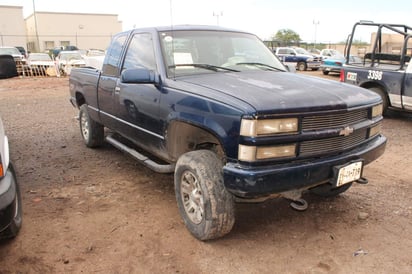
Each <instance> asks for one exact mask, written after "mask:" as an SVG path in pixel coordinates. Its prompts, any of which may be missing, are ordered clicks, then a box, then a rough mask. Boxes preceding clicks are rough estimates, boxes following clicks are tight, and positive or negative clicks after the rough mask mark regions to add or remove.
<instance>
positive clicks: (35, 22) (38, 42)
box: [33, 0, 40, 52]
mask: <svg viewBox="0 0 412 274" xmlns="http://www.w3.org/2000/svg"><path fill="white" fill-rule="evenodd" d="M33 16H34V27H35V29H36V40H37V50H38V51H39V52H40V40H39V31H38V28H37V17H36V5H35V4H34V0H33Z"/></svg>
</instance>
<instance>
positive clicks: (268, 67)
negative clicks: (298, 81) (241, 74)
mask: <svg viewBox="0 0 412 274" xmlns="http://www.w3.org/2000/svg"><path fill="white" fill-rule="evenodd" d="M236 65H250V66H256V67H264V68H266V69H267V70H277V71H285V70H283V69H280V68H276V67H272V66H270V65H267V64H263V63H257V62H250V63H247V62H242V63H236Z"/></svg>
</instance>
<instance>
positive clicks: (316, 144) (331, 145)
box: [299, 129, 368, 157]
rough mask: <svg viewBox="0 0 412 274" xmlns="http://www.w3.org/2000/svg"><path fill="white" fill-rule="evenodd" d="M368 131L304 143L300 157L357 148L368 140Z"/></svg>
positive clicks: (301, 145)
mask: <svg viewBox="0 0 412 274" xmlns="http://www.w3.org/2000/svg"><path fill="white" fill-rule="evenodd" d="M367 134H368V131H367V129H361V130H357V131H355V132H354V133H352V134H351V135H349V136H337V137H332V138H326V139H319V140H311V141H304V142H302V143H301V144H300V153H299V155H300V156H303V157H305V156H313V155H316V154H329V153H333V152H340V151H344V150H347V149H350V148H352V147H355V146H357V145H358V144H360V143H362V142H363V141H364V140H366V139H367V138H368V135H367Z"/></svg>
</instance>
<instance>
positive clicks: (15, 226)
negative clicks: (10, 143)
mask: <svg viewBox="0 0 412 274" xmlns="http://www.w3.org/2000/svg"><path fill="white" fill-rule="evenodd" d="M9 168H10V171H11V174H12V176H13V181H14V182H15V186H16V197H15V198H14V209H15V210H14V217H13V220H12V221H11V223H10V225H9V226H8V227H7V228H6V229H5V230H3V231H2V232H1V233H0V239H9V238H14V237H16V236H17V234H18V233H19V231H20V228H21V226H22V220H23V210H22V199H21V192H20V187H19V184H18V183H17V179H16V173H15V171H14V168H13V166H12V165H11V164H10V165H9Z"/></svg>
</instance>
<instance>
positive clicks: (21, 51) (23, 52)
mask: <svg viewBox="0 0 412 274" xmlns="http://www.w3.org/2000/svg"><path fill="white" fill-rule="evenodd" d="M15 48H16V49H18V50H19V51H20V53H21V55H23V56H24V58H27V52H26V49H25V48H23V47H20V46H16V47H15Z"/></svg>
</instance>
